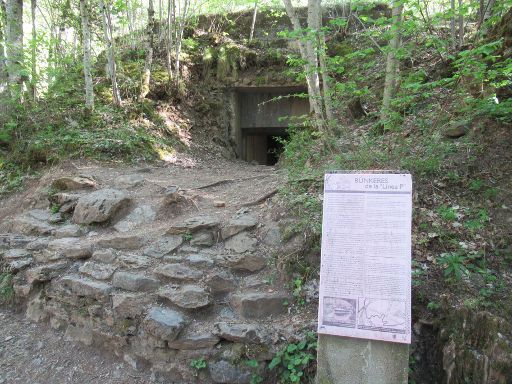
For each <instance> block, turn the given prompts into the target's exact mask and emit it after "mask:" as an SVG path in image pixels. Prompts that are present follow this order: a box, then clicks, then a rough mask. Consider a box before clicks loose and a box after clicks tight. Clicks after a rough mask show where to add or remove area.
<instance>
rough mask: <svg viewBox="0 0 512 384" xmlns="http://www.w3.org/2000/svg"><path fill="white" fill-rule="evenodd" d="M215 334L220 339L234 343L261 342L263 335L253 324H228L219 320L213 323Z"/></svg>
mask: <svg viewBox="0 0 512 384" xmlns="http://www.w3.org/2000/svg"><path fill="white" fill-rule="evenodd" d="M215 328H216V330H217V331H216V335H218V336H220V337H221V338H222V339H225V340H229V341H233V342H235V343H256V344H259V343H263V342H265V340H264V337H263V335H262V333H261V331H260V329H259V328H258V326H256V325H253V324H228V323H226V322H220V323H217V324H215Z"/></svg>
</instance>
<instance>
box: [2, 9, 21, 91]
mask: <svg viewBox="0 0 512 384" xmlns="http://www.w3.org/2000/svg"><path fill="white" fill-rule="evenodd" d="M6 13H7V22H6V26H7V28H6V53H7V73H8V76H9V91H10V93H11V97H12V98H15V99H18V100H21V101H22V100H23V81H24V79H23V76H22V70H23V0H7V6H6Z"/></svg>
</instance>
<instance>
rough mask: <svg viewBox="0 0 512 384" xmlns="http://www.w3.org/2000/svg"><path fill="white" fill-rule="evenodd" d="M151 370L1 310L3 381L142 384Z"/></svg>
mask: <svg viewBox="0 0 512 384" xmlns="http://www.w3.org/2000/svg"><path fill="white" fill-rule="evenodd" d="M149 382H151V380H150V374H149V373H148V372H136V371H134V370H133V369H132V368H131V367H130V366H129V365H128V364H126V363H124V362H123V361H122V360H121V359H119V358H116V357H115V356H112V355H111V354H108V353H103V352H101V351H98V350H96V349H94V348H92V347H87V346H84V345H83V344H77V343H73V342H69V341H65V340H64V334H63V333H61V332H57V331H54V330H52V329H50V328H49V327H46V326H44V325H41V324H33V323H31V322H30V321H28V320H25V319H23V318H22V317H21V316H19V315H16V314H14V313H12V312H10V311H8V310H5V309H0V383H1V384H11V383H13V384H14V383H17V384H28V383H30V384H57V383H58V384H64V383H77V384H83V383H90V384H95V383H97V384H100V383H101V384H125V383H132V384H143V383H149Z"/></svg>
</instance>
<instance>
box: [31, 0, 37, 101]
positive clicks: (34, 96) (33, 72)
mask: <svg viewBox="0 0 512 384" xmlns="http://www.w3.org/2000/svg"><path fill="white" fill-rule="evenodd" d="M36 6H37V0H31V1H30V12H31V18H32V46H31V52H30V54H31V60H32V62H31V63H30V67H31V77H30V93H31V97H32V100H36V99H37V29H36Z"/></svg>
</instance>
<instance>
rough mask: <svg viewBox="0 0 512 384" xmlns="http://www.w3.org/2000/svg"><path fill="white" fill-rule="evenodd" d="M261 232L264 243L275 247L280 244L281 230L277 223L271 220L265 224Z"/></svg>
mask: <svg viewBox="0 0 512 384" xmlns="http://www.w3.org/2000/svg"><path fill="white" fill-rule="evenodd" d="M263 233H264V235H263V240H262V241H263V243H264V244H266V245H268V246H271V247H275V248H279V247H280V246H281V244H282V238H281V230H280V229H279V226H278V225H277V223H274V222H271V223H269V224H267V225H265V227H264V228H263Z"/></svg>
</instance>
